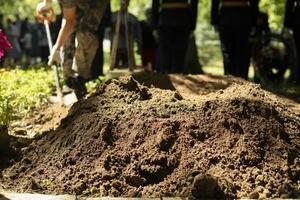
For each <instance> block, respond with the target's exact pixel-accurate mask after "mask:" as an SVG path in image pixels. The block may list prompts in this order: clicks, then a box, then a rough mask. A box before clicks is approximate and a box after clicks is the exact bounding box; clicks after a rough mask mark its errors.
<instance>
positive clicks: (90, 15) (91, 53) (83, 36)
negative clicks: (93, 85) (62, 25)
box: [75, 0, 108, 80]
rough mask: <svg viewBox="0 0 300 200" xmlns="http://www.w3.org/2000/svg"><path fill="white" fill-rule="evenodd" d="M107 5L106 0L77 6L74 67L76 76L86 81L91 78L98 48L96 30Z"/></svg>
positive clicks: (95, 0) (97, 0)
mask: <svg viewBox="0 0 300 200" xmlns="http://www.w3.org/2000/svg"><path fill="white" fill-rule="evenodd" d="M107 5H108V0H93V1H88V3H81V2H80V3H79V5H78V16H77V22H78V24H77V28H76V30H77V32H76V39H77V48H76V51H75V66H76V67H77V72H78V75H79V76H80V77H82V78H83V79H86V80H88V79H90V78H91V65H92V62H93V60H94V57H95V54H96V51H97V48H98V38H97V29H98V26H99V24H100V21H101V19H102V17H103V14H104V12H105V9H106V6H107Z"/></svg>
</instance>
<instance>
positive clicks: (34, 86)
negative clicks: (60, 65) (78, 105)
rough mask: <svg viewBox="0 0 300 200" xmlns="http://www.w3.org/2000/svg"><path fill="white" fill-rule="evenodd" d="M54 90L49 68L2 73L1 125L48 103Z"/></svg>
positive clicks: (0, 78) (0, 90) (0, 87)
mask: <svg viewBox="0 0 300 200" xmlns="http://www.w3.org/2000/svg"><path fill="white" fill-rule="evenodd" d="M53 90H54V81H53V73H52V70H51V69H48V68H34V67H31V68H29V69H28V70H20V69H14V70H10V71H4V72H1V73H0V123H5V124H9V123H10V122H11V121H12V120H15V119H19V118H23V117H25V116H26V115H27V114H29V113H30V111H32V109H34V108H36V107H39V106H40V105H42V104H43V103H45V102H47V99H48V97H49V96H50V95H51V94H52V91H53Z"/></svg>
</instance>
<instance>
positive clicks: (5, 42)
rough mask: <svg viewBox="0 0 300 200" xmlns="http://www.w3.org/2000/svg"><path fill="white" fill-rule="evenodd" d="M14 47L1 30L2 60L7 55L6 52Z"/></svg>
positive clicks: (0, 49) (0, 54)
mask: <svg viewBox="0 0 300 200" xmlns="http://www.w3.org/2000/svg"><path fill="white" fill-rule="evenodd" d="M11 48H12V46H11V44H10V43H9V41H8V40H7V38H6V36H5V35H4V33H3V31H2V30H1V29H0V60H1V58H2V57H3V56H4V55H5V51H6V50H8V49H11Z"/></svg>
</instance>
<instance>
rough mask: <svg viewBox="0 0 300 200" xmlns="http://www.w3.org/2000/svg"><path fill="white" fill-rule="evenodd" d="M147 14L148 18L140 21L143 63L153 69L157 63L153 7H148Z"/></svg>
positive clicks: (148, 68) (150, 69)
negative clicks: (152, 16) (152, 15)
mask: <svg viewBox="0 0 300 200" xmlns="http://www.w3.org/2000/svg"><path fill="white" fill-rule="evenodd" d="M145 14H146V19H145V20H143V21H141V22H140V24H141V30H142V51H141V56H142V64H143V67H146V70H148V71H153V70H154V68H155V65H156V64H155V61H156V50H157V42H156V39H155V37H154V35H153V31H154V29H153V27H152V24H151V21H152V19H151V9H150V8H149V9H146V12H145Z"/></svg>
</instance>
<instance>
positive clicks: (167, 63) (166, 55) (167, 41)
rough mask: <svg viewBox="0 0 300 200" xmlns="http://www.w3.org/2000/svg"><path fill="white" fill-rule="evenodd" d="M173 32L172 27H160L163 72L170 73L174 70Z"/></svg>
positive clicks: (160, 57) (160, 53)
mask: <svg viewBox="0 0 300 200" xmlns="http://www.w3.org/2000/svg"><path fill="white" fill-rule="evenodd" d="M172 38H173V32H172V30H171V29H170V28H167V27H163V28H161V29H159V43H158V46H159V59H160V64H161V72H162V73H170V72H171V70H172V51H171V49H172V48H173V44H172Z"/></svg>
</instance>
